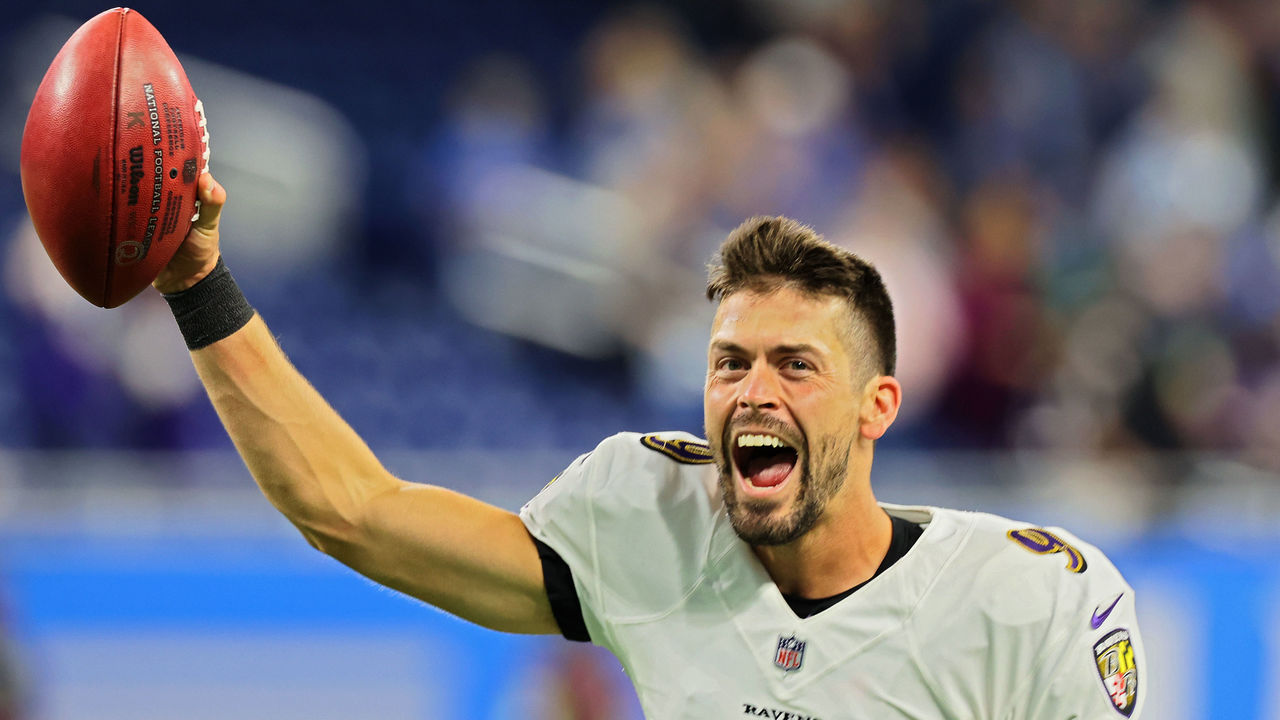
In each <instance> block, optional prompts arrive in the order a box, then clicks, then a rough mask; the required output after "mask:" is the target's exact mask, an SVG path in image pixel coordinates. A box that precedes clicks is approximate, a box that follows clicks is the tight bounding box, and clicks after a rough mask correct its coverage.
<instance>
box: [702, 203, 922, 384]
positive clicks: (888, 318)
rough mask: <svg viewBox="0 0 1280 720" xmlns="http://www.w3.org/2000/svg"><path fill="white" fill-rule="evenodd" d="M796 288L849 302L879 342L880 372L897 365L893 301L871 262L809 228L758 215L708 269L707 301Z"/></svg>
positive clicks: (730, 240) (734, 234) (855, 315)
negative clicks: (744, 292)
mask: <svg viewBox="0 0 1280 720" xmlns="http://www.w3.org/2000/svg"><path fill="white" fill-rule="evenodd" d="M783 286H791V287H795V288H796V289H798V290H800V291H802V292H804V293H807V294H812V295H834V296H837V297H841V298H844V299H845V300H846V302H848V304H849V309H850V312H851V314H852V316H853V318H854V320H855V323H856V325H861V326H862V328H864V329H865V330H866V332H867V334H868V335H869V336H870V339H871V340H872V341H873V342H874V344H875V357H870V358H868V359H871V360H874V361H876V362H875V363H874V366H877V367H878V369H879V371H880V372H881V373H882V374H884V375H892V374H893V373H894V370H895V369H896V365H897V353H898V351H897V339H896V336H895V331H894V323H893V303H892V302H890V301H889V293H888V291H886V290H885V288H884V281H883V280H881V279H880V273H878V272H876V269H875V268H874V267H872V266H871V264H870V263H868V262H867V261H865V260H863V259H862V258H860V257H858V256H857V255H854V254H853V253H851V252H849V251H848V250H845V249H844V248H841V247H838V246H836V245H832V244H831V243H829V242H827V241H826V240H823V239H822V236H821V235H819V234H818V233H816V232H814V230H813V229H812V228H810V227H808V226H806V225H802V224H800V223H798V222H796V221H795V220H792V219H790V218H785V217H780V216H779V217H766V216H758V217H753V218H751V219H749V220H747V221H746V222H744V223H742V224H741V225H739V226H738V227H737V229H735V230H734V231H733V232H731V233H729V237H728V238H726V239H725V241H724V243H723V244H721V245H720V252H719V253H718V254H717V256H716V258H715V259H714V260H713V261H712V262H711V264H710V265H708V266H707V299H708V300H712V301H720V300H724V299H725V298H726V297H728V296H729V295H732V294H733V293H735V292H738V291H739V290H751V291H755V292H768V291H770V290H775V289H777V288H779V287H783Z"/></svg>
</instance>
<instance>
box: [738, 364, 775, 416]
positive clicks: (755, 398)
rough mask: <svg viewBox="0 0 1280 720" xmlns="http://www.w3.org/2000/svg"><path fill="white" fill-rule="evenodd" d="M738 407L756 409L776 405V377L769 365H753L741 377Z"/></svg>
mask: <svg viewBox="0 0 1280 720" xmlns="http://www.w3.org/2000/svg"><path fill="white" fill-rule="evenodd" d="M741 387H742V389H741V391H740V392H739V394H738V407H739V408H743V409H746V408H752V409H756V410H760V409H770V408H776V407H778V378H777V375H776V374H775V373H774V372H773V371H772V368H770V367H769V366H767V365H766V366H763V367H762V366H759V365H757V366H755V367H753V368H751V370H749V371H748V372H747V376H746V377H745V378H743V379H742V386H741Z"/></svg>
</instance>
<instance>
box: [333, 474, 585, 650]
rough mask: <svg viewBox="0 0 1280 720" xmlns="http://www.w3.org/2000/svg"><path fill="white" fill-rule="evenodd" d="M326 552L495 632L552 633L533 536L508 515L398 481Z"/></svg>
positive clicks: (476, 502)
mask: <svg viewBox="0 0 1280 720" xmlns="http://www.w3.org/2000/svg"><path fill="white" fill-rule="evenodd" d="M357 525H358V527H357V529H356V532H355V533H354V535H353V537H352V542H351V544H350V545H349V546H348V547H347V548H344V549H343V550H342V551H340V552H334V553H332V554H333V555H334V556H335V557H337V558H338V559H339V560H341V561H342V562H344V563H346V564H348V565H350V566H351V567H352V568H354V569H355V570H357V571H359V572H361V573H362V574H364V575H367V576H368V577H370V578H371V579H373V580H376V581H378V582H380V583H382V584H384V585H387V586H388V587H391V588H394V589H396V590H399V591H401V592H404V593H406V594H408V595H411V596H413V597H416V598H418V599H421V600H423V601H425V602H427V603H430V604H431V605H435V606H436V607H439V608H441V609H442V610H445V611H447V612H450V613H452V614H454V615H457V616H459V617H461V618H463V619H465V620H469V621H471V622H474V623H477V624H479V625H483V626H485V627H488V628H492V629H495V630H502V631H506V632H519V633H531V634H542V633H546V634H551V633H558V632H559V627H558V626H557V624H556V621H555V617H554V616H553V614H552V611H551V606H550V603H549V602H548V600H547V593H546V590H545V588H544V585H543V577H542V565H541V561H540V559H539V557H538V551H537V548H536V546H535V545H534V542H533V538H532V537H530V535H529V533H528V531H527V530H526V529H525V526H524V524H523V523H522V522H521V521H520V518H519V517H518V516H517V515H515V514H514V513H511V512H508V511H506V510H503V509H501V508H498V507H494V506H492V505H489V504H487V503H484V502H481V501H479V500H476V499H474V498H470V497H467V496H465V495H462V494H459V493H456V492H453V491H451V490H447V489H445V488H441V487H435V486H430V485H420V484H415V483H408V482H399V483H397V485H396V486H395V487H394V488H393V489H391V490H388V491H386V492H383V493H380V494H378V495H376V496H374V497H372V498H370V499H369V500H368V501H367V503H366V504H365V506H364V508H363V510H362V512H361V513H360V519H359V521H358V523H357Z"/></svg>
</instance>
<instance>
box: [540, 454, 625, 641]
mask: <svg viewBox="0 0 1280 720" xmlns="http://www.w3.org/2000/svg"><path fill="white" fill-rule="evenodd" d="M606 443H607V441H606ZM606 443H601V445H600V446H597V448H596V449H595V450H593V451H592V452H589V453H586V454H583V455H580V456H579V457H578V458H577V459H576V460H574V461H573V462H572V463H571V464H570V465H569V467H567V468H565V469H564V471H563V472H561V473H560V474H559V475H557V476H556V477H555V478H553V479H552V480H551V482H549V483H547V486H546V487H544V488H543V489H542V491H541V492H539V493H538V494H537V495H536V496H534V498H533V499H532V500H530V501H529V502H527V503H525V505H524V507H522V508H521V509H520V520H521V521H522V522H524V525H525V528H526V529H527V530H528V531H529V534H530V535H532V536H533V538H534V540H535V541H536V544H537V545H538V546H539V557H540V559H541V560H542V563H543V569H544V584H545V585H546V588H547V594H548V599H549V600H550V601H551V602H552V609H553V611H554V614H555V615H556V622H557V623H559V625H560V629H561V632H562V633H566V623H568V624H569V625H575V626H576V621H577V618H568V619H566V618H563V617H561V615H563V614H564V613H565V612H572V608H571V607H570V606H569V603H567V602H566V598H564V597H563V596H562V595H563V593H564V592H565V591H566V590H568V589H569V588H566V587H565V585H566V583H565V580H566V579H569V580H571V582H572V590H573V591H574V592H575V593H576V596H577V598H576V599H577V601H578V607H577V613H578V615H579V616H580V617H581V621H582V623H583V625H584V626H585V630H586V633H587V634H588V635H589V636H590V637H591V638H592V639H598V638H600V637H601V634H602V631H603V628H602V626H601V624H600V622H599V619H598V618H596V617H595V616H594V615H593V614H592V613H591V608H592V607H593V603H591V602H590V599H591V598H592V597H594V596H595V595H596V594H597V593H595V592H594V582H592V580H593V579H594V578H596V577H598V575H599V572H598V565H599V563H598V557H597V553H596V547H595V542H594V540H593V537H594V535H595V531H596V528H595V522H594V511H593V507H592V502H591V497H592V495H593V494H594V492H595V488H593V487H592V484H593V480H594V477H593V476H594V475H595V474H596V473H595V472H593V471H595V470H597V467H596V466H598V465H599V464H600V462H601V460H603V459H604V458H603V457H596V458H595V459H594V461H593V460H592V456H593V455H598V456H602V455H605V454H607V452H608V448H607V447H605V444H606ZM602 449H603V450H604V452H603V453H602V452H601V451H602ZM544 548H545V549H544ZM548 551H550V552H549V553H548ZM549 558H550V564H551V565H552V566H553V567H554V569H555V572H554V573H552V574H551V575H547V572H546V569H547V566H548V559H549ZM556 566H558V567H556ZM562 569H563V570H562ZM565 571H567V575H568V578H566V572H565ZM584 599H586V600H587V601H586V602H584V601H583V600H584ZM566 637H569V635H568V633H566ZM570 639H577V638H573V637H570Z"/></svg>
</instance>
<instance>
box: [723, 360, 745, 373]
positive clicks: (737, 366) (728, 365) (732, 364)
mask: <svg viewBox="0 0 1280 720" xmlns="http://www.w3.org/2000/svg"><path fill="white" fill-rule="evenodd" d="M746 368H747V366H746V365H744V364H743V362H742V361H741V360H738V359H736V358H725V359H723V360H721V361H720V369H721V370H728V371H729V372H737V371H739V370H745V369H746Z"/></svg>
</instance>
